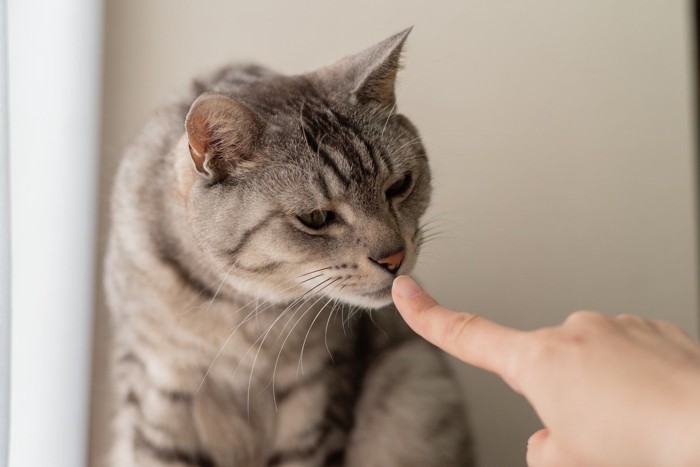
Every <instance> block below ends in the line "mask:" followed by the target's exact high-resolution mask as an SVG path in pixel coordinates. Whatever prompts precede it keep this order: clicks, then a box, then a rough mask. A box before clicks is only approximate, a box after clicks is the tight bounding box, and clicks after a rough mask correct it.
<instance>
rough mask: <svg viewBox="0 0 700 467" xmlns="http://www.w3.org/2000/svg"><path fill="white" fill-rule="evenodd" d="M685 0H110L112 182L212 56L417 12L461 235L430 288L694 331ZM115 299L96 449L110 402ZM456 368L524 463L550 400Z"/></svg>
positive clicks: (441, 209) (331, 51)
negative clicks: (142, 132) (635, 317)
mask: <svg viewBox="0 0 700 467" xmlns="http://www.w3.org/2000/svg"><path fill="white" fill-rule="evenodd" d="M686 9H687V4H686V3H685V2H682V1H677V0H673V1H671V0H669V1H663V2H662V1H656V0H649V1H640V0H634V1H633V0H627V1H616V2H610V1H605V0H598V1H585V2H584V1H561V0H551V1H528V2H516V1H508V2H492V1H488V0H473V1H458V0H455V1H449V2H447V1H444V2H427V1H417V0H414V1H398V0H395V1H385V2H376V1H369V0H365V1H354V2H342V3H341V2H338V1H328V0H303V1H301V0H297V1H293V2H252V1H249V2H245V3H243V2H235V1H230V0H226V1H197V2H195V1H192V0H158V1H156V0H107V20H106V28H107V36H106V54H105V94H104V96H105V97H104V118H105V120H104V135H103V138H104V139H103V159H102V163H103V180H102V181H103V186H104V187H105V188H104V190H105V191H104V193H106V190H107V187H108V186H109V183H110V180H111V176H112V174H113V173H114V170H115V167H116V163H117V161H118V158H119V154H120V151H121V150H122V148H123V146H124V144H125V143H126V142H127V141H128V140H129V138H131V137H132V136H133V135H134V133H135V132H136V131H137V130H138V128H139V127H140V125H141V124H142V122H143V121H144V119H145V117H146V115H147V114H148V113H149V112H150V111H151V110H152V109H153V108H154V107H155V106H157V105H158V104H159V103H160V102H162V101H163V99H164V98H165V97H166V96H167V95H168V94H169V93H170V92H171V91H172V90H175V89H177V88H178V87H179V86H180V85H182V84H183V83H185V82H186V81H187V79H188V77H190V76H191V75H192V74H193V73H196V72H199V71H202V70H206V69H208V68H211V67H212V66H216V65H218V64H221V63H223V62H226V61H230V60H240V59H253V60H256V61H259V62H261V63H265V64H268V65H270V66H272V67H274V68H276V69H278V70H281V71H288V72H299V71H303V70H308V69H310V68H313V67H315V66H318V65H322V64H325V63H328V62H330V61H333V60H334V59H336V58H339V57H340V56H342V55H344V54H348V53H351V52H354V51H357V50H360V49H361V48H363V47H365V46H368V45H370V44H372V43H373V42H375V41H378V40H380V39H382V38H384V37H385V36H388V35H389V34H391V33H393V32H396V31H399V30H401V29H403V28H405V27H406V26H408V25H415V29H414V31H413V33H412V35H411V37H410V39H409V41H408V47H407V49H406V54H405V65H406V67H405V70H404V71H403V72H402V74H401V76H400V84H399V88H398V89H399V91H398V94H399V106H400V108H401V110H402V111H403V112H404V113H406V114H407V115H409V116H410V117H411V118H412V119H413V120H414V121H415V123H416V124H417V126H418V127H419V128H420V129H421V130H422V133H423V135H424V138H425V141H426V144H427V147H428V149H429V152H430V155H431V158H432V164H433V167H434V173H435V187H436V191H435V197H434V204H433V209H432V214H430V216H434V217H435V218H436V219H437V222H438V224H437V225H438V226H439V228H440V230H442V231H443V234H442V236H441V237H439V238H437V239H436V240H434V241H433V242H432V243H431V244H429V245H428V246H427V247H426V250H425V251H424V253H423V256H422V258H421V260H420V263H419V268H418V270H417V272H416V274H417V276H418V277H419V278H420V279H421V280H422V281H423V283H424V284H426V285H427V286H428V288H429V290H431V291H432V292H433V294H434V295H435V296H436V297H438V298H439V299H441V300H442V301H443V303H445V304H447V305H450V306H452V307H455V308H458V309H465V310H471V311H475V312H479V313H482V314H484V315H486V316H488V317H490V318H492V319H495V320H498V321H500V322H503V323H506V324H509V325H512V326H516V327H519V328H534V327H537V326H542V325H549V324H555V323H558V322H560V321H561V320H562V319H563V318H564V317H565V316H566V315H567V314H568V313H569V312H571V311H573V310H575V309H580V308H595V309H600V310H604V311H605V312H607V313H610V314H617V313H623V312H632V313H639V314H642V315H645V316H652V317H658V318H663V319H667V320H670V321H673V322H676V323H678V324H680V325H681V326H682V327H683V328H685V329H686V330H688V331H689V332H691V333H693V334H695V333H696V330H697V325H698V290H697V286H698V276H697V270H698V269H697V253H696V243H695V238H696V224H695V220H696V219H695V212H696V211H695V210H696V206H695V205H694V202H695V197H694V187H693V183H694V175H695V171H694V165H693V152H692V124H691V120H690V115H691V114H690V103H691V89H690V84H691V77H690V66H689V59H690V55H689V40H688V39H689V20H688V17H687V16H688V15H687V12H686ZM102 205H103V206H105V198H104V196H103V200H102ZM103 213H104V209H103ZM102 225H103V230H104V225H105V224H104V219H103V222H102ZM98 311H99V313H98V320H97V330H96V342H97V349H96V362H95V365H94V367H95V381H96V382H95V394H96V395H97V397H96V398H95V400H96V404H95V410H93V433H94V439H93V453H92V458H93V460H95V459H98V458H99V457H100V456H101V455H102V453H103V452H104V447H105V442H106V441H105V437H104V431H103V427H104V424H105V420H106V418H107V416H106V409H105V404H104V403H103V402H102V401H103V397H102V395H103V394H104V393H105V391H106V389H107V388H106V383H105V381H104V353H103V350H104V349H103V348H102V345H101V344H102V343H103V342H104V340H105V336H106V329H105V319H104V309H103V307H100V309H99V310H98ZM455 366H456V368H457V369H458V372H459V375H460V378H461V381H462V383H463V385H464V393H465V398H466V399H467V401H468V403H469V404H470V406H471V411H472V419H473V424H474V427H475V430H476V436H477V440H478V445H479V448H480V450H481V454H482V456H481V457H482V458H483V461H482V464H481V465H482V466H485V467H505V466H521V465H524V464H525V463H524V460H523V459H524V451H525V444H526V440H527V437H528V436H529V434H531V433H532V432H533V431H534V430H535V429H536V428H537V425H538V422H537V419H536V417H535V416H534V414H533V413H532V412H531V410H530V409H529V408H528V406H527V405H526V404H525V403H524V401H523V400H521V399H520V398H519V397H518V396H515V395H513V394H512V393H511V392H510V391H509V390H508V389H507V388H506V387H505V385H504V384H503V383H502V382H500V381H499V380H497V379H496V378H494V377H492V376H490V375H487V374H485V373H483V372H481V371H477V370H473V369H468V368H466V367H464V366H462V365H455ZM565 390H566V388H562V391H565Z"/></svg>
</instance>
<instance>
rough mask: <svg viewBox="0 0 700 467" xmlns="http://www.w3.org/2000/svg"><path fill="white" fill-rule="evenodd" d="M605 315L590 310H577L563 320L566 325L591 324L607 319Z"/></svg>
mask: <svg viewBox="0 0 700 467" xmlns="http://www.w3.org/2000/svg"><path fill="white" fill-rule="evenodd" d="M607 320H608V318H606V317H605V315H603V314H601V313H599V312H597V311H591V310H579V311H575V312H573V313H571V314H570V315H569V316H568V317H567V318H566V319H565V320H564V325H566V326H591V325H596V324H601V323H603V322H605V321H607Z"/></svg>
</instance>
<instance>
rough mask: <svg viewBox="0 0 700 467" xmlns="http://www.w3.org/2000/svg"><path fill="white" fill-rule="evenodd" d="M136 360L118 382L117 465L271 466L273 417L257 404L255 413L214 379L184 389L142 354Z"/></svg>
mask: <svg viewBox="0 0 700 467" xmlns="http://www.w3.org/2000/svg"><path fill="white" fill-rule="evenodd" d="M131 360H132V361H133V362H136V363H138V364H133V363H132V364H131V365H129V366H130V367H131V368H130V371H129V372H128V373H126V372H122V373H126V375H125V377H124V378H123V379H122V380H120V381H119V382H118V385H119V393H120V399H121V400H120V402H119V404H118V408H117V413H116V418H115V424H114V429H115V433H114V435H115V443H114V447H113V451H112V454H111V459H110V464H109V465H110V466H111V467H131V466H139V467H223V466H227V467H228V466H230V467H259V466H262V465H265V462H264V459H265V456H266V449H265V439H266V435H267V437H269V436H270V424H269V420H268V419H269V416H266V414H263V413H259V411H257V410H255V409H252V410H251V411H250V413H249V412H248V411H247V410H246V407H245V405H242V404H241V403H240V398H236V397H235V394H232V393H231V390H230V388H228V387H227V386H226V385H225V384H222V383H221V382H217V381H215V380H213V378H209V379H208V380H207V381H206V382H205V383H204V384H202V387H201V388H200V389H199V390H196V389H191V388H190V389H183V387H181V386H176V385H174V384H168V383H165V382H163V381H160V380H159V379H158V378H157V377H154V376H153V375H150V374H149V373H148V372H146V371H145V364H144V363H143V362H141V361H140V360H138V359H137V357H131ZM118 365H119V362H118ZM123 365H124V364H122V366H123ZM196 378H197V375H194V376H192V377H186V378H183V380H184V381H192V380H196ZM200 378H201V376H200Z"/></svg>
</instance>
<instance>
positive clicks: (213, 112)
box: [185, 93, 262, 179]
mask: <svg viewBox="0 0 700 467" xmlns="http://www.w3.org/2000/svg"><path fill="white" fill-rule="evenodd" d="M261 128H262V124H261V122H260V120H259V118H258V117H257V116H256V115H255V113H254V112H253V111H252V110H251V109H250V108H249V107H248V106H246V105H245V104H244V103H242V102H239V101H238V100H235V99H232V98H230V97H228V96H224V95H222V94H209V93H207V94H202V95H201V96H199V97H198V98H197V99H196V100H195V101H194V103H193V104H192V107H191V108H190V111H189V113H188V114H187V118H186V119H185V131H186V135H187V143H188V146H189V150H190V156H191V157H192V162H193V163H194V166H195V169H196V170H197V172H199V173H200V175H203V176H205V177H207V178H209V179H221V178H225V177H226V176H228V175H232V174H234V173H240V172H242V171H244V170H245V169H248V168H252V167H253V166H254V165H255V161H254V160H253V159H254V158H253V154H254V152H255V146H256V143H257V141H258V138H259V135H260V133H261Z"/></svg>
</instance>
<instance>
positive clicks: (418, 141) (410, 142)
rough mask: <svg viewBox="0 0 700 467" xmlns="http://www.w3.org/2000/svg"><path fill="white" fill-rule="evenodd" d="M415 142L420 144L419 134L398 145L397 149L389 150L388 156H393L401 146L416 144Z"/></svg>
mask: <svg viewBox="0 0 700 467" xmlns="http://www.w3.org/2000/svg"><path fill="white" fill-rule="evenodd" d="M416 143H419V144H422V143H421V141H420V136H417V137H415V138H413V139H412V140H409V141H408V142H406V143H404V144H402V145H401V146H399V148H398V149H394V150H393V151H391V154H389V157H392V156H394V155H395V154H398V153H399V151H401V150H402V149H403V148H405V147H407V146H411V145H413V144H416Z"/></svg>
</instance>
